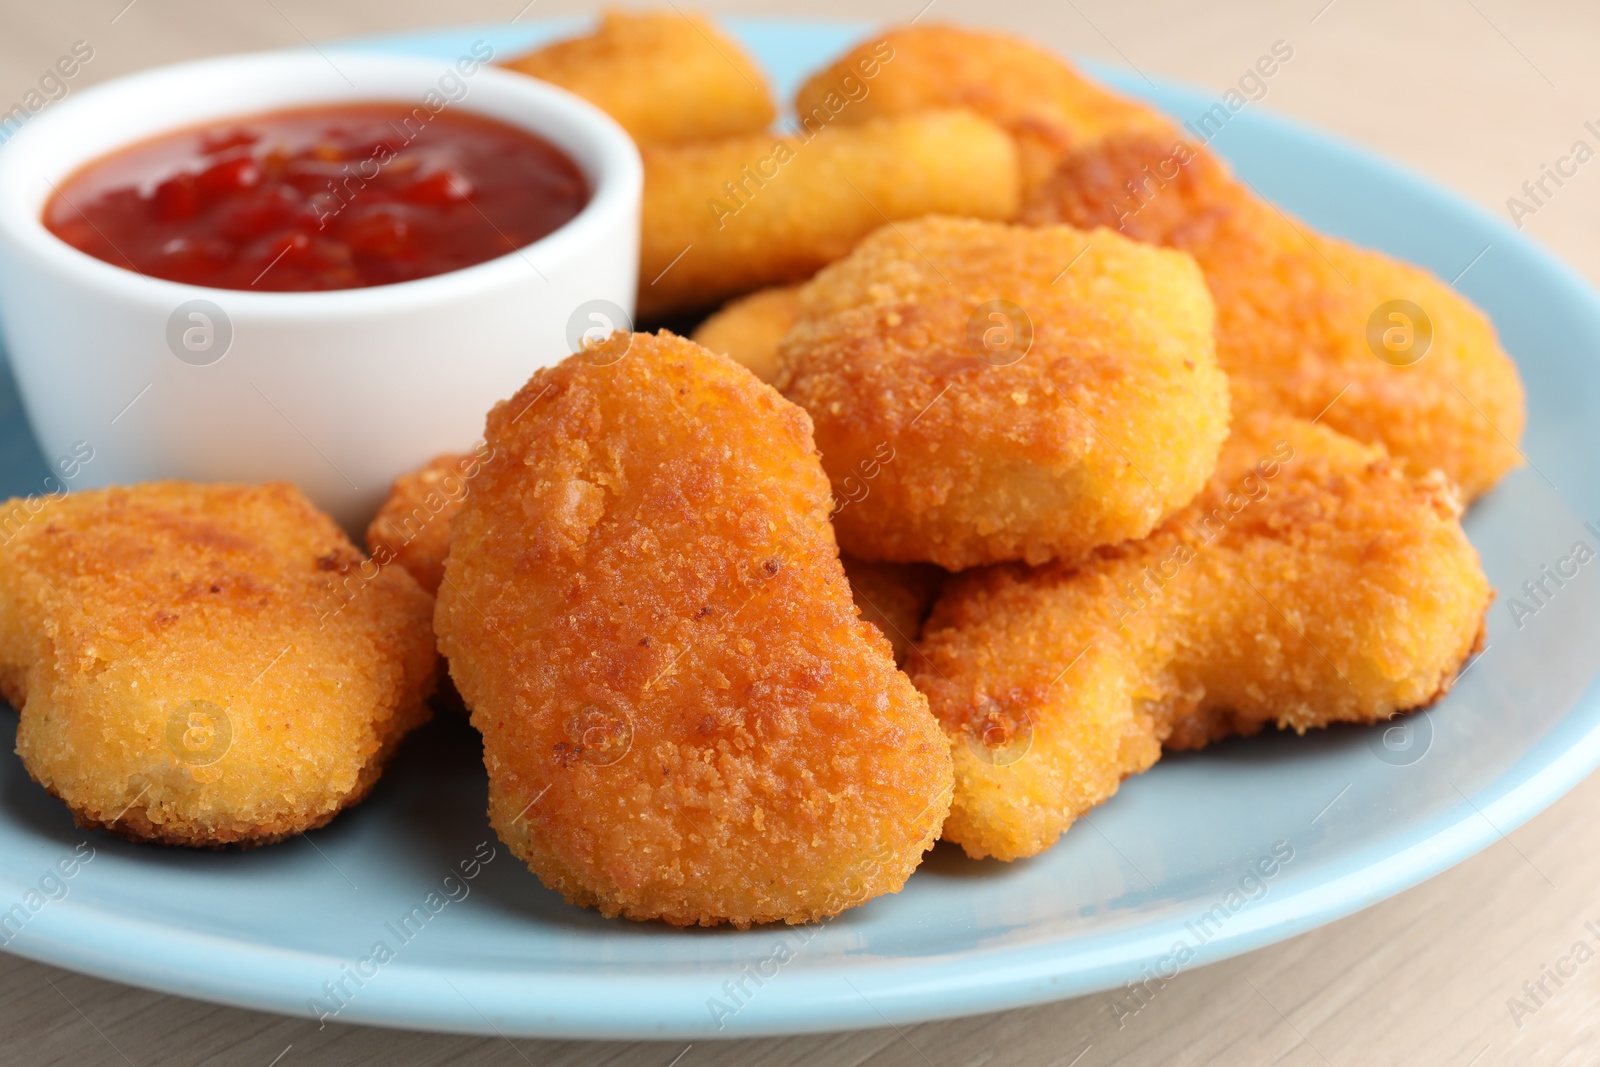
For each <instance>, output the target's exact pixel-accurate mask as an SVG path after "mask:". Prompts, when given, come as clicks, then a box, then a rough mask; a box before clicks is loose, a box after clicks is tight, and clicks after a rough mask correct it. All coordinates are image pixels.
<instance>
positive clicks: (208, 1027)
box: [0, 0, 1600, 1067]
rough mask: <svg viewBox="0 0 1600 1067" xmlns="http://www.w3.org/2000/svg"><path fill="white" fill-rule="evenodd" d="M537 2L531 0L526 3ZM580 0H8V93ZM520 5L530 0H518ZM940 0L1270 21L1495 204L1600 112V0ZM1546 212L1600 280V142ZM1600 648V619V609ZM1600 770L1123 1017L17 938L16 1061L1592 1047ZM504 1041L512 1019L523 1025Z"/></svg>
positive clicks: (1292, 79)
mask: <svg viewBox="0 0 1600 1067" xmlns="http://www.w3.org/2000/svg"><path fill="white" fill-rule="evenodd" d="M924 2H925V0H809V2H807V3H804V4H802V3H799V2H797V0H746V2H743V3H718V4H713V5H709V6H711V7H713V8H714V9H716V10H719V11H724V12H730V13H731V12H735V11H738V12H765V13H774V14H778V13H789V14H808V15H815V16H821V17H827V16H833V17H843V18H879V19H883V20H885V21H890V20H894V21H904V20H905V19H908V18H910V17H911V16H913V15H915V14H917V11H918V9H919V8H921V7H922V5H923V3H924ZM525 4H527V7H526V8H525V7H524V5H525ZM592 10H593V5H591V4H587V3H574V2H570V0H535V2H534V3H532V4H528V3H527V0H452V2H451V3H449V4H437V3H428V2H423V0H343V2H340V3H330V2H328V0H234V2H232V3H229V4H227V5H223V4H219V3H206V2H202V0H132V2H131V3H130V2H129V0H97V2H95V3H86V2H83V0H51V2H49V3H43V2H30V0H0V109H6V108H9V106H10V103H11V102H12V101H13V99H21V97H22V95H23V94H24V93H25V92H26V91H27V90H28V88H29V87H30V86H32V85H33V84H35V83H36V82H37V80H38V78H39V76H40V74H41V73H43V72H44V70H45V69H46V68H47V67H48V66H49V65H50V64H52V63H53V62H54V61H55V59H56V58H57V57H58V56H59V55H62V54H63V53H65V52H67V51H68V49H69V48H70V46H71V45H72V43H73V42H74V41H77V40H86V41H89V42H90V43H91V44H92V45H93V46H94V49H95V55H94V59H93V61H92V62H91V63H90V64H89V65H88V66H86V67H85V68H84V69H83V71H82V73H81V74H80V75H79V77H78V79H77V80H76V82H75V85H76V87H82V86H83V85H87V84H90V83H92V82H95V81H100V80H103V79H106V78H109V77H112V76H115V75H119V74H123V73H126V72H128V71H133V70H138V69H141V68H145V67H150V66H154V65H157V64H161V63H168V62H172V61H175V60H182V59H190V58H195V57H199V56H206V55H212V54H217V53H223V52H230V51H237V50H244V49H256V48H264V47H273V46H281V45H292V44H299V43H300V42H301V41H302V40H303V39H306V38H309V39H311V40H322V39H328V38H338V37H344V36H351V35H356V34H363V33H376V32H381V31H388V30H399V29H408V28H415V27H424V26H429V25H436V24H442V23H447V22H469V21H479V22H493V21H497V20H510V19H512V18H513V17H520V18H522V19H530V18H537V17H549V16H554V15H569V14H574V13H580V12H586V11H592ZM519 12H520V14H519ZM926 17H929V18H948V19H955V20H961V21H966V22H971V23H974V24H980V25H982V24H988V25H994V26H1002V27H1006V28H1010V29H1012V30H1016V31H1020V32H1023V33H1026V34H1029V35H1032V36H1033V37H1035V38H1036V39H1038V40H1039V41H1041V42H1043V43H1045V44H1047V45H1050V46H1053V47H1056V48H1059V49H1062V50H1064V51H1067V52H1070V53H1074V54H1079V55H1088V56H1097V57H1102V58H1106V59H1109V60H1112V61H1118V62H1123V63H1131V64H1133V65H1135V66H1137V67H1139V68H1140V69H1142V70H1144V71H1147V72H1150V73H1159V74H1160V75H1162V76H1165V77H1171V78H1178V79H1181V80H1185V81H1188V82H1190V83H1193V84H1197V85H1202V86H1206V87H1210V88H1212V89H1215V90H1217V91H1219V92H1220V91H1221V90H1222V89H1223V88H1225V87H1226V86H1228V85H1230V84H1232V83H1234V82H1235V81H1237V79H1238V77H1239V76H1240V74H1242V73H1243V72H1244V71H1245V69H1246V68H1247V67H1248V66H1250V65H1251V64H1252V63H1253V62H1254V61H1255V59H1256V57H1257V56H1259V55H1261V54H1263V53H1265V52H1266V51H1267V50H1268V49H1269V48H1270V47H1271V45H1272V43H1273V42H1274V41H1277V40H1283V41H1287V42H1288V43H1289V44H1290V45H1291V46H1292V47H1293V48H1294V59H1293V61H1292V63H1289V64H1286V65H1285V67H1284V68H1283V70H1282V71H1281V72H1280V73H1279V74H1278V75H1277V76H1276V77H1274V78H1273V79H1272V81H1271V82H1270V90H1269V94H1268V98H1267V100H1266V101H1265V106H1267V107H1271V108H1274V109H1277V110H1278V111H1281V112H1285V113H1288V114H1292V115H1295V116H1297V117H1299V118H1302V119H1304V120H1307V121H1309V122H1312V123H1316V124H1318V125H1321V126H1323V127H1326V128H1328V129H1331V130H1335V131H1337V132H1339V133H1341V134H1343V135H1345V136H1347V137H1350V138H1353V139H1355V140H1357V141H1360V142H1363V143H1365V144H1366V145H1369V146H1370V147H1372V148H1373V149H1375V150H1377V151H1379V152H1381V153H1383V154H1385V155H1389V156H1392V157H1395V158H1397V159H1400V160H1403V161H1405V162H1406V163H1409V164H1410V165H1412V166H1413V167H1416V168H1418V169H1420V170H1422V171H1424V172H1426V173H1427V174H1429V175H1431V176H1432V177H1434V178H1435V179H1437V180H1438V181H1440V182H1442V183H1444V184H1445V185H1448V186H1451V187H1453V188H1455V189H1457V190H1459V191H1461V192H1462V193H1464V194H1465V195H1467V196H1468V197H1470V198H1472V199H1473V200H1475V201H1477V202H1478V203H1480V204H1482V205H1483V206H1484V207H1486V208H1488V209H1489V210H1490V211H1493V212H1496V213H1500V214H1502V215H1504V214H1505V213H1506V211H1507V206H1506V199H1507V198H1508V197H1510V196H1513V195H1516V194H1517V193H1518V190H1519V188H1520V186H1521V184H1522V182H1523V181H1524V180H1526V179H1529V178H1536V177H1537V176H1538V174H1539V170H1540V165H1541V164H1544V163H1550V162H1553V161H1554V160H1555V159H1556V158H1557V157H1558V156H1561V155H1563V154H1565V153H1566V152H1567V151H1568V150H1569V148H1570V146H1571V145H1572V142H1573V141H1574V140H1576V139H1577V138H1579V137H1581V136H1588V135H1587V134H1586V133H1585V132H1584V130H1583V124H1584V122H1585V121H1588V120H1600V63H1597V62H1596V60H1595V56H1594V50H1595V48H1596V46H1597V45H1600V6H1597V5H1595V4H1594V3H1593V0H1541V2H1527V0H1412V2H1409V3H1406V4H1404V5H1399V4H1390V3H1386V2H1384V0H1331V2H1329V0H1293V2H1260V3H1244V2H1239V0H1228V2H1214V3H1207V2H1205V0H1191V2H1184V0H1136V2H1131V3H1130V2H1125V0H1065V2H1063V0H1037V2H1035V3H1031V4H1025V3H1020V2H1014V0H935V6H933V7H932V9H931V10H930V11H929V13H928V15H927V16H926ZM1524 222H1525V229H1526V230H1527V232H1528V233H1530V234H1531V235H1532V236H1533V237H1535V238H1536V239H1537V240H1539V241H1542V242H1543V243H1544V244H1545V245H1546V246H1548V247H1549V248H1551V249H1553V250H1554V251H1555V252H1556V253H1557V254H1559V255H1560V256H1561V257H1563V258H1564V259H1565V260H1567V262H1569V263H1571V264H1573V265H1575V266H1576V267H1577V268H1578V269H1579V270H1581V271H1583V272H1584V273H1585V274H1586V275H1587V276H1588V277H1589V279H1590V280H1591V281H1593V282H1597V283H1600V168H1595V169H1592V170H1590V169H1585V170H1582V171H1580V172H1579V175H1578V177H1577V178H1575V179H1573V180H1571V181H1569V182H1568V183H1567V185H1566V186H1565V187H1564V188H1563V189H1561V190H1560V192H1559V195H1557V196H1556V197H1554V198H1553V199H1552V200H1550V201H1549V202H1548V203H1547V204H1546V205H1545V206H1543V207H1542V208H1540V209H1539V211H1538V212H1537V214H1536V215H1534V216H1532V217H1530V218H1527V219H1525V220H1524ZM1595 637H1596V641H1597V648H1600V634H1597V635H1595ZM1596 823H1600V777H1591V778H1590V779H1588V780H1587V781H1586V782H1584V783H1583V784H1582V785H1580V786H1579V787H1578V788H1577V789H1575V790H1574V791H1573V792H1572V793H1571V794H1569V795H1568V796H1567V797H1566V798H1565V799H1563V800H1562V801H1560V802H1559V803H1558V804H1556V805H1555V806H1554V807H1553V808H1552V809H1550V810H1549V811H1548V812H1546V813H1545V814H1543V815H1541V816H1539V817H1538V818H1536V819H1534V820H1533V821H1532V822H1531V823H1529V824H1528V825H1527V826H1525V827H1523V828H1521V829H1519V830H1517V831H1515V832H1514V833H1512V834H1511V835H1510V837H1509V839H1508V840H1504V841H1501V842H1499V843H1497V844H1496V845H1494V846H1493V847H1491V848H1489V849H1488V850H1486V851H1484V852H1483V853H1481V854H1479V855H1478V856H1476V857H1474V858H1472V859H1470V860H1468V861H1466V862H1465V863H1462V864H1461V865H1460V866H1458V867H1456V868H1454V869H1453V870H1450V871H1448V872H1447V873H1445V874H1443V875H1440V876H1439V877H1437V878H1435V879H1433V880H1432V881H1430V882H1427V883H1425V884H1424V885H1422V886H1420V887H1418V888H1416V889H1413V890H1411V891H1409V892H1406V893H1403V894H1401V895H1400V896H1398V897H1395V898H1394V899H1391V900H1389V901H1386V902H1384V903H1382V904H1379V905H1377V906H1375V907H1372V908H1369V909H1367V910H1366V911H1363V912H1361V913H1359V914H1356V915H1353V916H1351V917H1349V918H1347V919H1344V920H1341V921H1339V922H1336V923H1333V924H1332V925H1330V926H1326V927H1323V928H1322V929H1320V930H1317V931H1314V932H1312V933H1309V934H1306V935H1304V936H1301V937H1299V938H1296V939H1294V940H1292V941H1288V942H1285V943H1283V944H1279V945H1276V946H1273V947H1271V948H1267V949H1263V950H1261V951H1258V952H1255V953H1252V954H1250V955H1246V956H1243V957H1240V958H1237V959H1234V960H1230V961H1227V962H1224V963H1219V964H1216V965H1213V966H1210V967H1205V968H1201V969H1199V970H1195V971H1192V972H1185V973H1184V974H1182V975H1181V976H1180V977H1179V978H1178V979H1177V980H1176V981H1174V982H1172V983H1171V984H1170V985H1169V986H1168V987H1167V988H1166V989H1165V990H1163V991H1162V994H1161V996H1160V997H1159V998H1157V999H1156V1000H1155V1001H1154V1002H1153V1003H1152V1004H1151V1005H1150V1006H1149V1007H1148V1008H1147V1009H1146V1010H1144V1011H1141V1012H1140V1013H1139V1015H1138V1016H1137V1017H1134V1018H1131V1019H1128V1020H1126V1023H1127V1025H1126V1026H1124V1027H1123V1028H1121V1029H1119V1028H1118V1025H1117V1020H1116V1019H1115V1018H1114V1016H1113V1015H1112V1014H1111V1012H1110V1010H1109V1007H1108V1001H1107V998H1106V997H1104V996H1098V997H1086V998H1083V999H1081V1000H1076V1001H1067V1002H1064V1003H1059V1004H1053V1005H1048V1006H1045V1007H1039V1008H1030V1009H1025V1010H1020V1011H1014V1012H1007V1013H1004V1014H999V1015H987V1016H981V1017H977V1018H969V1019H955V1020H949V1021H944V1022H933V1023H925V1024H922V1025H918V1026H907V1027H903V1028H901V1029H900V1030H899V1031H896V1030H894V1029H887V1030H872V1031H862V1032H855V1033H846V1034H835V1035H822V1036H812V1037H799V1038H785V1039H772V1040H762V1041H743V1042H696V1043H695V1044H693V1045H692V1046H691V1047H688V1048H686V1047H685V1046H686V1045H687V1044H688V1043H687V1042H682V1041H679V1042H675V1043H660V1044H657V1043H650V1042H630V1043H621V1042H619V1043H591V1042H575V1041H561V1042H545V1041H534V1040H519V1041H510V1040H505V1039H501V1038H494V1039H483V1038H476V1037H455V1036H447V1035H438V1034H413V1033H406V1032H401V1031H388V1030H379V1029H367V1028H361V1027H350V1026H338V1025H335V1026H329V1027H328V1028H326V1029H324V1030H321V1031H319V1030H318V1029H317V1027H316V1025H315V1024H314V1023H313V1022H311V1021H308V1020H306V1019H296V1018H282V1017H279V1016H274V1015H265V1014H259V1013H255V1012H249V1011H239V1010H235V1009H231V1008H222V1007H216V1006H213V1005H209V1004H204V1003H200V1002H198V1001H192V1000H185V999H182V998H179V997H171V996H164V995H160V994H156V993H150V992H146V991H143V990H139V989H133V988H130V987H126V986H120V985H117V984H114V983H110V982H102V981H98V980H95V979H92V978H86V977H82V976H80V975H75V974H71V973H68V972H64V971H61V970H59V969H57V968H55V967H47V966H41V965H39V964H35V963H31V962H28V961H25V960H21V959H17V958H15V957H12V956H7V955H0V1061H4V1062H6V1063H16V1064H28V1065H35V1064H41V1065H42V1064H62V1065H71V1067H83V1065H86V1064H127V1065H137V1067H145V1065H154V1064H163V1065H170V1067H182V1065H189V1064H209V1063H217V1064H223V1063H226V1064H240V1065H245V1067H311V1065H321V1064H369V1063H370V1064H384V1065H396V1064H400V1065H410V1064H452V1065H455V1064H461V1065H464V1064H505V1065H513V1064H520V1063H528V1064H538V1065H539V1067H545V1065H556V1064H610V1065H619V1067H620V1065H627V1067H635V1065H637V1067H669V1065H672V1067H711V1065H733V1064H774V1065H788V1064H827V1065H839V1067H849V1065H853V1064H861V1063H868V1062H870V1063H873V1064H885V1065H901V1064H904V1065H907V1067H918V1065H923V1067H930V1065H936V1067H977V1065H979V1064H988V1065H992V1067H1009V1065H1013V1064H1015V1065H1024V1064H1025V1065H1045V1064H1059V1065H1062V1067H1068V1065H1071V1067H1101V1065H1105V1064H1114V1063H1184V1064H1187V1063H1197V1064H1198V1063H1228V1064H1263V1063H1284V1064H1337V1065H1340V1067H1343V1065H1354V1064H1386V1063H1406V1064H1457V1065H1462V1067H1465V1065H1468V1064H1471V1065H1474V1067H1486V1065H1490V1064H1500V1063H1539V1064H1556V1063H1560V1064H1577V1063H1592V1062H1597V1061H1600V1010H1596V1009H1597V1005H1600V967H1592V968H1589V967H1586V968H1583V969H1581V970H1580V971H1579V973H1578V975H1577V977H1576V978H1574V979H1571V980H1569V981H1567V983H1566V984H1565V985H1564V986H1562V987H1561V988H1560V989H1559V991H1558V993H1557V995H1556V996H1555V997H1553V998H1552V999H1551V1000H1549V1001H1548V1002H1547V1003H1546V1004H1545V1005H1544V1006H1543V1007H1541V1008H1540V1009H1539V1010H1538V1011H1537V1012H1536V1013H1534V1014H1532V1015H1527V1016H1525V1017H1523V1018H1522V1019H1521V1020H1520V1024H1519V1021H1517V1020H1514V1019H1513V1018H1512V1016H1511V1013H1510V1011H1509V1009H1508V1006H1507V999H1508V998H1510V997H1512V996H1513V995H1517V996H1520V995H1521V987H1522V984H1523V982H1524V981H1525V980H1528V979H1533V980H1537V979H1538V977H1539V974H1540V969H1541V967H1542V966H1544V965H1545V964H1547V963H1550V962H1551V961H1553V960H1554V959H1555V958H1556V957H1557V956H1558V955H1560V954H1561V953H1563V952H1565V951H1566V950H1567V948H1568V946H1570V945H1571V944H1572V942H1573V941H1574V940H1576V939H1577V938H1579V937H1580V936H1583V934H1584V923H1585V922H1586V921H1590V920H1595V921H1600V838H1597V836H1596V835H1595V834H1594V833H1593V832H1592V831H1591V829H1590V828H1591V827H1592V826H1594V825H1596ZM508 1046H509V1047H508Z"/></svg>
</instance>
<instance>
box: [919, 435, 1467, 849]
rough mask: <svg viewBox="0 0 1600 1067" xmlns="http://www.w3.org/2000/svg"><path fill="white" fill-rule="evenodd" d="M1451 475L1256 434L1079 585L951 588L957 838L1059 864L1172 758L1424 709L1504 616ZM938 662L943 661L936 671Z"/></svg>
mask: <svg viewBox="0 0 1600 1067" xmlns="http://www.w3.org/2000/svg"><path fill="white" fill-rule="evenodd" d="M1460 514H1461V505H1460V501H1459V499H1458V497H1457V495H1456V491H1455V488H1454V486H1453V485H1451V484H1450V483H1449V482H1448V480H1447V479H1445V478H1444V477H1443V476H1442V475H1439V474H1435V475H1432V476H1430V477H1427V478H1424V479H1420V480H1417V479H1411V478H1408V477H1406V476H1405V475H1403V474H1402V473H1401V471H1400V469H1399V465H1398V464H1396V463H1395V462H1394V461H1393V460H1391V459H1389V458H1388V457H1387V456H1385V455H1384V453H1383V451H1382V449H1380V448H1376V447H1372V446H1368V445H1363V444H1359V443H1357V442H1355V441H1353V440H1351V439H1349V438H1347V437H1344V436H1343V435H1341V434H1337V433H1335V432H1333V431H1331V430H1327V429H1325V428H1323V427H1321V426H1316V425H1312V424H1310V423H1308V422H1304V421H1300V420H1294V419H1289V418H1286V417H1282V416H1267V415H1262V414H1256V415H1253V416H1247V417H1245V418H1243V419H1241V425H1240V428H1239V429H1238V431H1237V432H1236V433H1235V434H1234V435H1233V437H1232V438H1230V440H1229V442H1228V445H1227V447H1226V448H1225V449H1224V454H1223V458H1222V461H1221V462H1220V463H1219V464H1218V467H1217V474H1216V476H1215V477H1214V478H1213V479H1212V482H1211V484H1210V485H1209V486H1208V487H1207V489H1206V491H1205V492H1204V493H1203V494H1202V495H1201V496H1200V497H1199V498H1197V499H1196V500H1195V502H1194V503H1193V504H1192V505H1191V506H1190V507H1189V508H1187V509H1185V510H1184V511H1183V512H1182V513H1180V514H1179V515H1177V516H1174V517H1173V519H1172V520H1170V521H1169V522H1167V523H1166V524H1165V525H1163V526H1162V528H1161V529H1160V530H1159V531H1158V532H1157V533H1156V534H1154V535H1153V536H1151V537H1150V538H1148V539H1146V540H1144V541H1140V542H1135V543H1132V544H1128V545H1122V546H1118V547H1114V548H1108V549H1105V550H1102V551H1101V552H1100V553H1098V554H1097V555H1096V556H1095V558H1094V559H1093V560H1091V561H1090V562H1088V563H1086V564H1085V565H1083V566H1082V567H1080V568H1077V569H1073V568H1069V567H1063V566H1059V565H1052V566H1049V567H1045V568H1041V569H1038V570H1032V571H1030V570H1027V569H1024V568H1021V567H1015V566H1007V567H997V568H990V569H987V570H982V571H975V572H972V573H970V574H964V575H959V576H957V577H956V578H954V579H952V581H951V583H950V584H949V585H948V586H947V587H946V591H945V593H944V595H943V597H942V598H941V599H940V601H939V603H938V604H937V605H936V606H935V608H934V611H933V615H932V617H931V618H930V619H929V620H928V622H927V624H926V625H925V627H924V631H923V632H924V640H923V642H922V645H921V648H920V651H921V655H918V656H913V657H912V658H911V661H910V663H909V664H908V670H909V671H910V673H911V675H912V677H913V679H914V680H915V681H916V683H917V685H918V686H919V687H920V688H921V689H922V690H923V691H924V692H925V693H927V694H928V697H929V700H930V702H931V704H932V706H933V710H934V713H935V714H936V715H937V716H938V717H939V720H940V721H941V722H942V723H943V724H944V727H945V729H946V731H947V732H948V733H949V736H950V738H951V746H952V750H953V752H954V758H955V763H956V799H955V803H954V805H953V807H952V809H951V813H950V820H949V822H947V823H946V824H945V828H944V836H945V837H947V838H949V839H951V840H953V841H956V842H958V843H959V844H960V845H961V846H962V848H964V849H965V850H966V851H967V852H968V854H970V855H972V856H975V857H982V856H994V857H998V858H1000V859H1005V860H1010V859H1016V858H1018V857H1021V856H1031V855H1033V854H1035V853H1038V852H1041V851H1043V850H1044V849H1046V848H1048V847H1049V846H1050V845H1051V844H1052V843H1053V842H1054V841H1055V840H1056V838H1057V837H1059V836H1060V835H1061V834H1062V833H1063V832H1064V831H1065V830H1066V829H1067V828H1068V827H1069V826H1070V825H1071V824H1072V822H1073V821H1074V820H1075V819H1076V818H1077V817H1078V816H1079V815H1082V814H1083V813H1084V812H1086V811H1088V810H1089V809H1090V808H1092V807H1094V806H1095V805H1096V804H1099V803H1102V802H1103V801H1105V800H1106V799H1107V798H1109V797H1110V796H1111V795H1112V794H1113V793H1115V792H1116V790H1117V786H1118V784H1119V783H1120V782H1121V780H1122V779H1123V778H1124V777H1126V776H1127V775H1130V774H1136V773H1138V772H1140V771H1143V770H1145V769H1146V768H1148V767H1149V766H1150V765H1151V764H1153V763H1154V762H1155V761H1156V760H1157V758H1159V756H1160V754H1161V749H1162V746H1163V744H1164V745H1165V746H1166V747H1168V748H1198V747H1201V746H1203V745H1205V744H1207V743H1208V742H1211V741H1215V740H1218V739H1220V738H1223V737H1228V736H1231V735H1235V734H1238V735H1249V734H1254V733H1256V732H1257V731H1259V730H1261V729H1263V728H1264V727H1268V726H1277V727H1279V728H1280V729H1293V730H1296V731H1299V732H1302V733H1303V732H1304V731H1306V730H1307V729H1310V728H1312V727H1319V726H1325V725H1327V724H1330V723H1336V722H1351V723H1370V722H1373V721H1376V720H1379V719H1384V718H1387V717H1389V716H1391V715H1394V714H1396V713H1398V712H1402V711H1407V710H1410V709H1415V708H1421V707H1426V706H1427V705H1429V704H1431V703H1433V702H1434V701H1436V700H1438V699H1439V698H1440V697H1442V696H1443V695H1444V694H1445V693H1446V692H1447V691H1448V690H1449V688H1450V686H1451V683H1452V682H1453V680H1454V678H1455V676H1456V673H1457V672H1458V670H1459V669H1460V667H1461V665H1462V664H1463V663H1464V662H1465V661H1466V659H1467V658H1468V657H1469V656H1470V655H1471V654H1472V653H1473V652H1474V651H1475V650H1476V649H1478V648H1479V647H1480V645H1481V642H1482V640H1483V620H1484V613H1485V612H1486V611H1487V610H1488V606H1489V602H1490V600H1491V598H1492V596H1493V593H1492V591H1491V590H1490V588H1489V584H1488V581H1487V580H1486V579H1485V577H1484V574H1483V569H1482V567H1481V565H1480V564H1479V561H1478V555H1477V553H1476V551H1474V549H1473V547H1472V545H1471V544H1470V543H1469V542H1468V541H1467V538H1466V535H1465V534H1464V533H1463V532H1462V529H1461V524H1460V521H1459V517H1460ZM924 657H925V658H924Z"/></svg>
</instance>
